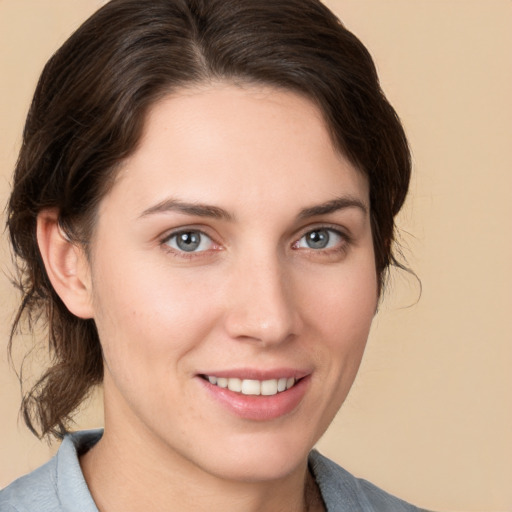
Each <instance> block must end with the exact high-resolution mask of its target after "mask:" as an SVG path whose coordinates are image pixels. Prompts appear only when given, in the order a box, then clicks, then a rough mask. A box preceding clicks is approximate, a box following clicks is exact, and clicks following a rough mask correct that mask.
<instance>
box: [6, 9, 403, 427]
mask: <svg viewBox="0 0 512 512" xmlns="http://www.w3.org/2000/svg"><path fill="white" fill-rule="evenodd" d="M212 80H228V81H232V82H235V83H236V82H243V83H256V84H264V85H271V86H276V87H279V88H285V89H288V90H292V91H296V92H299V93H301V94H303V95H305V96H306V97H308V98H310V99H311V100H312V101H314V102H315V103H316V104H317V105H318V107H319V108H320V109H321V111H322V113H323V115H324V117H325V120H326V122H327V125H328V127H329V129H330V131H331V135H332V138H333V141H334V143H335V145H336V146H337V147H338V149H339V150H340V151H342V152H343V153H344V154H345V155H347V156H348V158H349V159H350V160H351V161H352V162H353V163H354V164H355V165H356V166H357V167H358V168H359V169H360V170H361V171H362V172H363V173H364V174H365V175H367V177H368V179H369V184H370V203H371V223H372V232H373V241H374V247H375V260H376V261H375V263H376V269H377V274H378V277H379V286H380V285H381V284H382V280H383V276H384V273H385V271H386V269H387V268H388V266H389V265H390V264H392V263H396V260H395V258H394V256H393V251H392V242H393V240H394V230H395V225H394V216H395V215H396V214H397V212H398V211H399V210H400V208H401V206H402V204H403V201H404V199H405V195H406V193H407V188H408V184H409V178H410V154H409V150H408V146H407V141H406V138H405V134H404V131H403V129H402V126H401V124H400V121H399V119H398V117H397V115H396V113H395V111H394V110H393V108H392V107H391V105H390V104H389V103H388V102H387V100H386V98H385V96H384V94H383V93H382V90H381V88H380V85H379V81H378V77H377V73H376V70H375V66H374V64H373V61H372V59H371V57H370V55H369V53H368V51H367V50H366V48H365V47H364V46H363V45H362V43H361V42H360V41H359V40H358V39H357V38H356V37H355V36H354V35H353V34H352V33H350V32H349V31H348V30H346V29H345V28H344V26H343V25H342V24H341V23H340V21H339V20H338V19H337V18H336V17H335V16H334V14H332V13H331V12H330V11H329V10H328V9H327V8H326V7H325V6H324V5H323V4H321V3H320V1H318V0H272V1H269V0H146V1H144V0H142V1H141V0H112V1H111V2H109V3H108V4H106V5H105V6H104V7H102V8H101V9H100V10H99V11H97V12H96V13H95V14H94V15H93V16H92V17H91V18H89V19H88V20H87V21H86V22H85V23H84V24H83V25H82V26H81V27H80V28H79V29H78V30H77V31H76V32H75V33H74V34H73V35H72V36H71V37H70V38H69V39H68V40H67V41H66V43H65V44H64V45H63V46H62V47H61V48H60V49H59V50H58V51H57V53H56V54H55V55H54V56H53V57H52V58H51V59H50V60H49V62H48V63H47V65H46V67H45V68H44V71H43V73H42V75H41V78H40V80H39V83H38V85H37V89H36V91H35V94H34V98H33V101H32V105H31V108H30V112H29V115H28V118H27V122H26V125H25V129H24V134H23V144H22V148H21V151H20V155H19V160H18V163H17V166H16V170H15V174H14V186H13V191H12V195H11V197H10V201H9V205H8V214H9V217H8V222H7V224H8V229H9V234H10V237H11V242H12V246H13V248H14V253H15V255H16V261H17V265H18V270H19V271H20V279H19V286H20V288H21V291H22V295H23V296H22V302H21V305H20V307H19V310H18V313H17V316H16V318H15V321H14V324H13V327H12V332H11V343H10V347H12V341H13V337H14V335H15V334H16V333H17V331H18V329H19V328H20V326H21V323H22V321H23V320H24V319H26V320H28V321H29V323H30V322H31V321H35V320H43V321H44V322H46V324H45V325H46V330H47V335H48V343H49V347H50V352H51V354H52V357H53V361H52V365H51V367H50V368H48V369H47V370H46V372H45V373H44V374H43V375H42V377H41V378H40V379H39V380H38V382H37V383H36V384H35V386H34V387H33V388H32V389H31V390H30V391H28V392H27V393H26V394H25V396H24V398H23V403H22V411H23V414H24V418H25V421H26V423H27V425H28V426H29V428H30V429H31V430H32V431H33V432H34V433H36V434H38V435H41V436H44V435H49V434H53V435H57V436H61V435H63V434H64V433H65V432H66V425H67V423H68V421H69V420H70V418H71V415H72V413H73V411H74V410H75V409H76V408H77V406H78V405H79V404H80V403H81V402H82V401H83V399H84V398H85V397H86V396H87V394H88V392H89V391H90V390H91V388H92V386H94V385H96V384H99V383H100V382H101V381H102V378H103V362H102V353H101V347H100V342H99V339H98V334H97V331H96V327H95V324H94V321H93V320H83V319H80V318H77V317H75V316H74V315H72V314H71V313H70V312H69V311H68V310H67V309H66V307H65V305H64V304H63V302H62V301H61V300H60V298H59V296H58V295H57V294H56V292H55V291H54V289H53V288H52V286H51V284H50V282H49V279H48V277H47V274H46V271H45V268H44V265H43V262H42V259H41V255H40V253H39V249H38V245H37V239H36V220H37V215H38V213H39V212H40V211H41V210H42V209H44V208H56V209H57V210H58V211H59V221H60V224H61V226H62V228H63V229H64V231H65V233H66V234H67V236H68V237H69V238H70V239H71V240H72V241H73V242H75V243H82V244H87V240H88V239H89V237H90V234H91V230H92V229H93V228H94V216H95V213H96V207H97V204H98V201H99V200H100V199H101V197H102V196H103V195H104V194H105V193H106V192H108V190H109V186H111V184H112V182H113V178H114V177H115V173H116V169H117V167H118V164H119V163H120V162H121V161H122V160H123V159H125V158H126V157H128V156H129V155H130V154H131V153H132V152H133V151H134V149H135V147H136V145H137V142H138V140H139V138H140V135H141V131H142V128H143V123H144V118H145V114H146V112H147V111H148V108H149V106H151V105H152V104H153V103H154V102H155V101H157V100H158V99H159V98H161V97H163V96H165V95H166V94H168V93H170V92H171V91H173V90H175V89H176V88H180V87H184V86H187V85H191V84H194V83H204V82H208V81H212Z"/></svg>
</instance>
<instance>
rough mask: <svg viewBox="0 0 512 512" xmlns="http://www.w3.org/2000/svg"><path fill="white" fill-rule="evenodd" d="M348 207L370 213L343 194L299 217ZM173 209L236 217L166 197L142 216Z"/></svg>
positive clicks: (191, 213) (208, 215) (211, 216)
mask: <svg viewBox="0 0 512 512" xmlns="http://www.w3.org/2000/svg"><path fill="white" fill-rule="evenodd" d="M347 208H358V209H360V210H361V211H362V212H363V213H364V214H365V215H366V214H367V213H368V208H367V207H366V205H365V204H364V203H363V202H362V201H360V200H359V199H356V198H354V197H351V196H343V197H338V198H336V199H332V200H331V201H327V202H325V203H321V204H318V205H315V206H311V207H309V208H303V209H302V210H301V211H300V212H299V215H298V216H297V218H298V219H308V218H310V217H316V216H318V215H327V214H330V213H334V212H336V211H338V210H344V209H347ZM171 211H175V212H180V213H185V214H187V215H194V216H197V217H209V218H213V219H221V220H227V221H233V220H234V219H235V217H234V216H233V215H232V214H231V213H229V212H228V211H227V210H224V209H223V208H220V207H218V206H213V205H209V204H201V203H187V202H184V201H180V200H178V199H173V198H169V199H165V200H163V201H161V202H160V203H158V204H156V205H154V206H151V207H150V208H148V209H146V210H144V211H143V212H142V214H141V215H140V217H141V218H142V217H147V216H148V215H152V214H155V213H166V212H171Z"/></svg>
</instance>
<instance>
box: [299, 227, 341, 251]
mask: <svg viewBox="0 0 512 512" xmlns="http://www.w3.org/2000/svg"><path fill="white" fill-rule="evenodd" d="M343 241H344V237H343V236H342V235H341V233H339V232H338V231H336V230H334V229H329V228H319V229H314V230H312V231H308V232H307V233H306V234H305V235H304V236H302V237H301V238H300V239H299V240H297V242H295V244H294V246H293V247H294V249H302V248H304V249H317V250H321V249H332V248H334V247H337V246H339V245H340V244H342V243H343Z"/></svg>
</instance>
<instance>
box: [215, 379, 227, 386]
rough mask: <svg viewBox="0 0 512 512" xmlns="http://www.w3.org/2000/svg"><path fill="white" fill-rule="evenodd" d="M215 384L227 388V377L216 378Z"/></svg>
mask: <svg viewBox="0 0 512 512" xmlns="http://www.w3.org/2000/svg"><path fill="white" fill-rule="evenodd" d="M217 386H219V387H221V388H227V387H228V379H225V378H224V377H219V378H218V379H217Z"/></svg>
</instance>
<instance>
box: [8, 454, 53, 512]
mask: <svg viewBox="0 0 512 512" xmlns="http://www.w3.org/2000/svg"><path fill="white" fill-rule="evenodd" d="M56 466H57V464H56V458H55V457H54V458H53V459H51V460H50V461H49V462H47V463H46V464H44V465H43V466H41V467H40V468H38V469H36V470H35V471H32V473H29V474H28V475H25V476H22V477H21V478H18V479H17V480H15V481H14V482H13V483H12V484H10V485H9V486H7V487H6V488H5V489H3V490H1V491H0V510H1V511H2V512H4V511H5V512H25V511H33V510H44V511H48V512H50V511H51V512H53V511H54V510H55V511H56V510H59V509H58V508H56V507H55V502H56V501H57V502H58V500H57V478H56V477H57V474H56Z"/></svg>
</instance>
